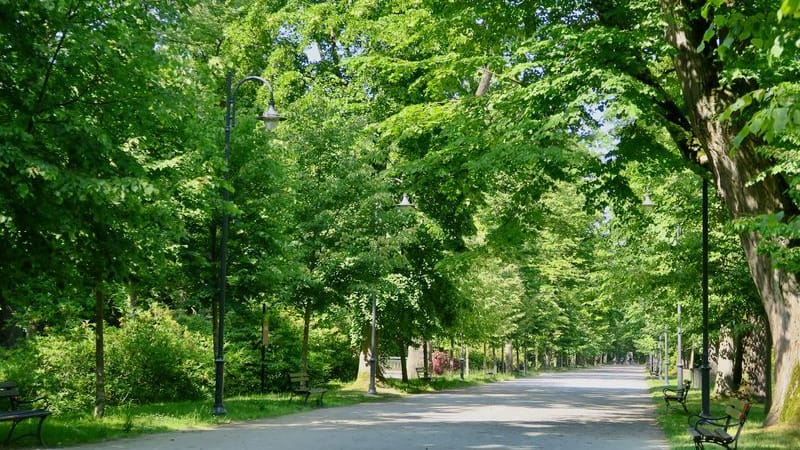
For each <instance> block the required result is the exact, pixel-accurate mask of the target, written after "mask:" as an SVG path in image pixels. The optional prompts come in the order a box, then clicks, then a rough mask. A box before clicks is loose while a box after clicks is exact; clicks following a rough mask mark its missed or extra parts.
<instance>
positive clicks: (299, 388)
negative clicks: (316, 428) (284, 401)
mask: <svg viewBox="0 0 800 450" xmlns="http://www.w3.org/2000/svg"><path fill="white" fill-rule="evenodd" d="M308 381H309V377H308V374H307V373H304V372H295V373H290V374H289V383H290V384H291V389H292V395H291V396H290V397H289V401H290V402H291V401H292V399H294V396H295V395H297V396H298V397H303V404H304V405H306V404H308V398H309V397H310V396H312V395H316V396H317V398H316V401H315V403H316V404H317V405H319V406H322V397H323V396H324V395H325V393H326V392H328V390H327V389H325V388H321V387H310V386H309V385H308Z"/></svg>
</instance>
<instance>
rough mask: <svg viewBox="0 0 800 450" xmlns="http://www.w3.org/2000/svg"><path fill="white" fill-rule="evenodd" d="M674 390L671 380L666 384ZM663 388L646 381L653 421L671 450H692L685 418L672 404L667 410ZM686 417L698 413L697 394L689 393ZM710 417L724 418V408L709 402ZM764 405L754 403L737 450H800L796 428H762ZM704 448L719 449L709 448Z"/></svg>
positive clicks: (680, 410) (661, 383) (655, 382)
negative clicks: (653, 408) (655, 405)
mask: <svg viewBox="0 0 800 450" xmlns="http://www.w3.org/2000/svg"><path fill="white" fill-rule="evenodd" d="M670 382H671V385H672V387H675V385H676V382H675V380H670ZM663 387H664V382H663V381H662V380H656V379H651V380H650V392H651V394H652V396H653V400H654V401H655V402H656V404H657V405H658V408H657V415H656V420H657V421H658V423H659V424H660V425H661V427H662V428H663V429H664V432H665V434H666V435H667V440H668V441H669V446H670V449H672V450H690V449H694V444H693V443H692V440H691V438H690V437H689V433H688V431H687V430H688V427H689V425H688V415H687V414H686V413H685V412H684V411H683V408H681V406H680V405H678V404H675V403H673V405H674V406H671V407H670V408H669V410H667V408H666V405H665V404H664V400H663V397H662V393H661V389H662V388H663ZM686 406H687V407H688V408H689V413H690V414H697V413H699V412H700V391H699V390H692V391H690V392H689V396H688V399H687V405H686ZM710 412H711V415H712V416H715V417H720V416H724V415H725V413H724V407H723V406H722V402H721V401H720V400H719V399H715V398H713V396H712V398H711V411H710ZM763 422H764V405H763V404H762V403H754V404H753V406H752V409H751V411H750V414H749V416H748V417H747V422H746V423H745V426H744V429H743V430H742V435H741V437H740V438H739V448H740V449H746V450H796V449H800V427H789V426H775V427H769V428H764V427H763V426H762V423H763ZM706 448H709V449H711V448H722V447H718V446H715V445H712V444H709V445H708V446H707V447H706Z"/></svg>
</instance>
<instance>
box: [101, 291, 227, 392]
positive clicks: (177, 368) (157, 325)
mask: <svg viewBox="0 0 800 450" xmlns="http://www.w3.org/2000/svg"><path fill="white" fill-rule="evenodd" d="M106 339H107V344H106V373H107V375H106V388H107V389H106V390H107V397H108V400H109V403H110V404H124V403H127V402H134V403H152V402H160V401H175V400H189V399H196V398H201V397H202V396H203V394H204V393H207V392H208V391H209V389H208V386H210V384H211V383H210V380H211V376H212V370H213V364H211V362H212V355H213V351H212V348H211V347H212V345H211V341H210V338H209V337H206V336H203V335H201V334H199V333H196V332H191V331H189V330H188V329H187V328H186V327H184V326H183V325H181V324H179V323H178V322H177V321H176V320H175V319H174V318H173V317H172V313H171V312H170V311H169V310H168V309H166V308H163V307H159V306H151V307H150V309H148V310H145V311H138V312H135V313H133V314H130V315H129V316H128V317H126V318H125V319H123V321H122V324H121V327H120V328H111V329H109V331H108V332H107V338H106Z"/></svg>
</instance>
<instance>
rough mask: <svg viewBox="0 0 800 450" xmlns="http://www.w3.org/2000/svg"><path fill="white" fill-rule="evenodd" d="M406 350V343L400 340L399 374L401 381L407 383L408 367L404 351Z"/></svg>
mask: <svg viewBox="0 0 800 450" xmlns="http://www.w3.org/2000/svg"><path fill="white" fill-rule="evenodd" d="M407 352H408V344H406V343H405V342H402V341H401V342H400V375H401V377H400V378H401V379H402V380H403V383H408V367H406V359H407V358H406V353H407Z"/></svg>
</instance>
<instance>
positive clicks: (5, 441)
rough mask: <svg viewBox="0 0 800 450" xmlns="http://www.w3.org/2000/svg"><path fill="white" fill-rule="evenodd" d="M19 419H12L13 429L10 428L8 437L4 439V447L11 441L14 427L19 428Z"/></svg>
mask: <svg viewBox="0 0 800 450" xmlns="http://www.w3.org/2000/svg"><path fill="white" fill-rule="evenodd" d="M17 423H18V421H16V420H12V421H11V429H10V430H8V434H7V435H6V439H5V440H4V441H3V447H7V446H8V444H9V443H11V435H12V434H14V428H17Z"/></svg>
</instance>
